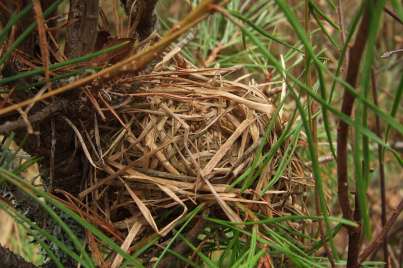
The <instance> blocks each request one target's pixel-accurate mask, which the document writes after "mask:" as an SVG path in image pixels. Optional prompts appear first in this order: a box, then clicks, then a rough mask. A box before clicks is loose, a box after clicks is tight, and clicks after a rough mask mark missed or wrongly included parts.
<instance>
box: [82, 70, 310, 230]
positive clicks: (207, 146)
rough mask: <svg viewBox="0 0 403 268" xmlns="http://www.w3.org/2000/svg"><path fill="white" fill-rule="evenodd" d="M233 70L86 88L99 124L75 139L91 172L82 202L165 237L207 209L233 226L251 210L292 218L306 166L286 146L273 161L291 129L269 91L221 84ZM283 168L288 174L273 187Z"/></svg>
mask: <svg viewBox="0 0 403 268" xmlns="http://www.w3.org/2000/svg"><path fill="white" fill-rule="evenodd" d="M235 71H237V69H236V68H231V69H190V70H189V69H186V70H177V69H176V70H162V71H158V72H152V73H150V74H144V75H137V76H133V75H126V76H124V77H121V78H119V79H117V80H114V81H111V82H109V84H108V85H107V86H105V82H103V83H102V85H101V84H99V85H96V84H94V85H92V87H96V88H97V89H98V90H97V91H95V90H93V91H92V90H85V91H84V92H85V94H86V96H87V98H88V99H89V100H90V101H91V103H92V106H93V107H94V117H95V120H94V127H91V130H88V131H86V133H87V134H86V135H82V137H81V138H79V139H78V140H80V141H81V145H82V147H83V151H84V153H85V155H86V157H87V158H88V160H89V162H90V163H91V166H92V171H91V175H90V180H89V181H88V185H87V186H86V189H85V190H84V191H82V192H81V194H80V198H82V199H84V200H86V202H87V203H88V204H90V207H93V208H96V210H97V211H98V213H97V214H98V217H99V215H100V214H102V218H106V222H108V223H109V224H110V223H112V225H113V227H114V228H116V229H121V230H122V229H127V230H130V229H131V228H132V227H133V226H143V227H147V226H148V227H151V229H150V228H149V230H151V231H153V232H157V233H158V234H160V235H166V234H167V233H168V232H169V231H170V230H171V229H172V228H173V227H174V226H175V225H176V224H177V223H178V222H179V221H181V220H182V219H183V218H184V216H185V215H186V214H187V213H188V212H189V211H190V209H193V208H194V207H196V206H197V205H200V204H203V205H204V206H213V207H215V209H216V211H217V213H218V215H221V217H223V218H227V219H229V220H231V221H232V222H241V221H242V219H243V216H242V209H241V208H242V207H244V205H248V206H249V205H253V206H254V207H255V208H256V209H259V210H261V211H262V212H263V213H264V214H267V213H268V211H270V213H271V214H272V213H273V211H274V213H276V209H277V211H281V210H284V209H287V206H290V207H292V209H293V210H294V211H295V209H296V206H295V202H294V201H295V199H294V197H295V195H294V194H293V192H299V193H301V191H300V190H296V189H298V188H296V187H300V186H302V187H305V186H306V185H307V184H309V181H307V180H304V178H305V172H304V168H303V167H302V163H301V162H300V161H299V159H298V157H297V156H296V155H294V154H292V155H290V154H289V155H288V156H287V161H288V162H285V163H286V165H285V166H284V165H283V164H284V161H283V160H284V159H283V158H282V155H283V153H284V152H285V151H286V150H287V146H288V144H289V143H288V142H285V143H284V144H283V145H282V146H279V147H278V148H276V149H275V151H274V153H273V152H272V153H271V154H270V159H268V158H267V154H266V153H267V152H268V151H269V150H270V149H271V144H273V143H274V141H276V140H277V139H278V136H279V135H281V131H282V128H283V125H284V124H285V123H286V122H282V121H281V120H280V119H279V117H278V113H275V107H274V105H273V103H272V100H271V98H270V97H269V94H267V92H268V91H269V92H270V88H269V90H267V89H268V87H270V85H268V84H267V83H266V84H265V85H257V84H253V83H251V82H249V83H248V84H245V83H242V81H243V80H242V79H240V80H238V81H231V80H227V79H224V77H228V76H230V75H231V73H233V72H235ZM94 92H97V93H94ZM269 126H270V127H269ZM256 157H260V160H259V161H256V160H258V159H257V158H256ZM265 157H266V158H265ZM264 161H265V163H266V164H265V165H263V164H262V163H263V162H264ZM280 164H281V166H280ZM277 168H282V169H283V172H282V174H286V175H284V176H282V177H277V178H276V181H275V182H274V181H272V178H273V176H274V173H275V170H276V169H277ZM305 170H306V169H305ZM242 187H243V188H242ZM268 189H269V190H268ZM263 190H264V194H261V193H263ZM302 192H303V191H302Z"/></svg>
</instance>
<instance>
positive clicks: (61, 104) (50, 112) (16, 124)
mask: <svg viewBox="0 0 403 268" xmlns="http://www.w3.org/2000/svg"><path fill="white" fill-rule="evenodd" d="M64 108H66V102H65V101H56V102H53V103H51V104H49V105H48V106H46V107H45V108H43V109H42V110H40V111H38V112H36V113H35V114H33V115H31V116H28V121H29V122H30V123H31V124H33V123H38V122H41V121H43V120H45V119H47V118H49V117H52V116H54V113H56V112H59V111H61V110H63V109H64ZM25 126H26V122H25V120H24V119H23V118H20V119H17V120H15V121H9V122H5V123H3V124H2V125H0V133H1V134H8V133H10V132H11V131H14V130H17V129H20V128H23V127H25Z"/></svg>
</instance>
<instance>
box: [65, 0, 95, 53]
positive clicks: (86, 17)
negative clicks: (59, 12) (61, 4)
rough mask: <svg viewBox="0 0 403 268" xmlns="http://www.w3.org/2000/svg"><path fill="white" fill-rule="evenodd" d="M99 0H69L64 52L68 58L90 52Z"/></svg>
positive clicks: (92, 45) (92, 47)
mask: <svg viewBox="0 0 403 268" xmlns="http://www.w3.org/2000/svg"><path fill="white" fill-rule="evenodd" d="M98 15H99V0H86V1H82V0H70V11H69V27H68V29H67V37H66V50H65V54H66V56H67V57H69V58H74V57H79V56H82V55H84V54H87V53H89V52H92V51H93V49H94V46H95V41H96V39H97V32H98V31H97V27H98Z"/></svg>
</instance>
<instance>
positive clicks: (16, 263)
mask: <svg viewBox="0 0 403 268" xmlns="http://www.w3.org/2000/svg"><path fill="white" fill-rule="evenodd" d="M0 266H1V267H2V268H16V267H19V268H34V267H36V266H35V265H33V264H32V263H29V262H26V261H25V260H24V259H23V258H21V257H20V256H18V255H16V254H14V253H13V252H11V251H10V250H8V249H6V248H4V247H2V246H1V245H0Z"/></svg>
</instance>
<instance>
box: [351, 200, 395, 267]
mask: <svg viewBox="0 0 403 268" xmlns="http://www.w3.org/2000/svg"><path fill="white" fill-rule="evenodd" d="M402 211H403V199H402V200H400V203H399V205H398V206H397V208H396V209H395V211H394V212H393V213H392V215H391V216H390V217H389V219H388V221H387V222H386V223H385V226H384V227H383V228H382V230H381V231H380V232H379V233H378V234H377V235H376V236H375V237H374V239H373V240H372V242H371V243H370V244H369V245H368V246H367V247H366V248H365V249H364V250H363V252H362V253H361V255H360V258H359V264H361V263H362V262H364V261H365V260H366V259H367V258H368V257H369V256H370V255H371V254H372V253H374V252H375V251H376V250H377V249H378V248H379V247H380V246H381V245H382V243H383V242H384V241H385V238H386V236H387V235H388V232H389V231H390V229H391V228H392V226H393V224H394V223H395V222H396V220H397V219H398V217H399V215H400V213H402Z"/></svg>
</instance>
